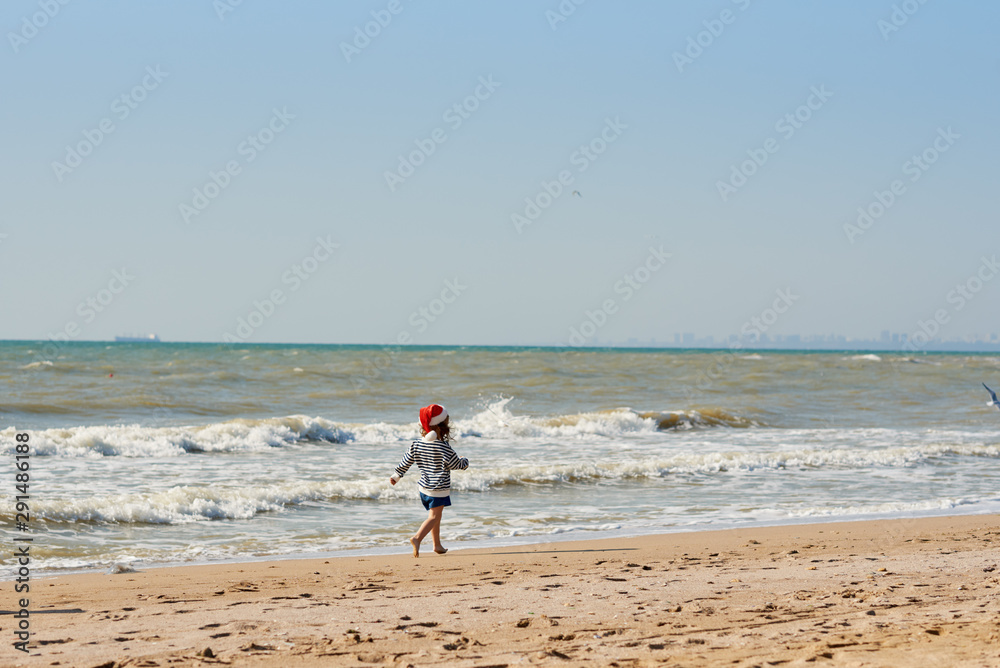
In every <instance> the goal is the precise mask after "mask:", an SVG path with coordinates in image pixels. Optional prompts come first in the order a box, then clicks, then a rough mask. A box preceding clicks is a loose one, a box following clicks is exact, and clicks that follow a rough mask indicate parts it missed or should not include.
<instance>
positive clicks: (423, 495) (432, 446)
mask: <svg viewBox="0 0 1000 668" xmlns="http://www.w3.org/2000/svg"><path fill="white" fill-rule="evenodd" d="M420 430H421V432H422V433H423V438H420V439H418V440H416V441H414V442H413V443H411V444H410V448H409V450H407V451H406V454H404V455H403V459H402V461H400V462H399V466H397V467H396V475H394V476H392V477H391V478H389V482H391V483H392V484H393V485H395V484H396V483H397V482H399V479H400V478H402V477H403V476H404V475H405V474H406V472H407V471H408V470H409V468H410V466H411V465H412V464H413V463H414V462H416V463H417V467H418V468H419V469H420V482H419V485H420V502H421V503H423V504H424V508H426V509H427V519H426V520H424V523H423V524H421V525H420V530H419V531H417V533H416V534H415V535H414V536H413V537H412V538H410V545H412V546H413V556H414V557H419V556H420V541H422V540H423V539H424V538H426V537H427V534H430V535H431V538H433V539H434V551H435V552H437V553H438V554H444V553H445V552H447V551H448V550H447V549H445V547H444V546H443V545H441V515H442V513H443V512H444V509H445V506H450V505H451V472H452V471H456V470H462V471H464V470H465V469H467V468H469V460H468V459H466V458H465V457H459V456H458V455H457V454H455V451H454V450H452V448H451V445H449V444H448V440H449V437H450V436H451V430H450V429H449V427H448V411H446V410H445V409H444V406H440V405H438V404H431V405H430V406H425V407H423V408H421V409H420Z"/></svg>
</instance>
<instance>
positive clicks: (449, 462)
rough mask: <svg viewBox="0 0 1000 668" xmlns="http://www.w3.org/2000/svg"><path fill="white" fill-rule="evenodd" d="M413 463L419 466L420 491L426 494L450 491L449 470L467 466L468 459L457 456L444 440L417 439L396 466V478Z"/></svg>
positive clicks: (437, 494) (439, 493) (448, 492)
mask: <svg viewBox="0 0 1000 668" xmlns="http://www.w3.org/2000/svg"><path fill="white" fill-rule="evenodd" d="M414 463H416V465H417V466H418V467H419V468H420V482H419V485H420V491H421V492H423V493H424V494H426V495H427V496H448V495H449V494H450V493H451V472H452V471H464V470H465V469H467V468H469V460H468V459H466V458H465V457H459V456H458V455H457V454H456V453H455V451H454V450H453V449H452V447H451V446H450V445H449V444H447V443H445V442H444V441H423V440H417V441H414V442H413V443H411V444H410V448H409V449H408V450H407V451H406V453H405V454H404V455H403V459H402V460H401V461H400V462H399V466H397V467H396V479H397V480H398V479H399V478H402V477H403V476H404V475H405V474H406V472H407V471H408V470H409V469H410V466H412V465H413V464H414Z"/></svg>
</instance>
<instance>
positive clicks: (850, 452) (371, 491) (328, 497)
mask: <svg viewBox="0 0 1000 668" xmlns="http://www.w3.org/2000/svg"><path fill="white" fill-rule="evenodd" d="M948 456H962V457H985V458H988V459H997V458H1000V447H998V446H987V445H971V444H970V445H944V444H925V445H919V446H912V447H893V448H879V449H865V448H835V449H828V450H819V449H811V448H802V449H796V450H788V451H783V450H769V451H762V452H757V451H754V450H751V449H747V450H742V451H721V452H707V453H697V452H687V453H676V454H669V455H661V456H654V457H637V458H633V459H622V457H611V456H609V457H604V458H597V459H592V460H579V461H563V462H556V463H545V464H529V465H520V466H494V467H489V466H487V467H483V468H470V469H468V470H466V471H462V472H460V473H458V474H456V475H454V476H453V477H452V489H454V490H456V491H458V492H463V493H481V492H490V491H495V490H500V489H503V488H508V487H512V486H514V487H516V486H538V485H561V484H576V485H588V484H598V483H602V482H608V481H627V480H636V479H643V478H645V479H662V478H670V477H673V476H679V477H684V476H690V475H699V476H704V475H709V476H711V475H718V474H739V473H748V472H754V471H761V470H771V471H778V470H784V469H832V470H839V471H850V470H870V469H872V468H883V469H885V468H906V467H912V466H914V465H916V464H920V463H927V462H930V461H932V460H934V459H936V458H941V457H948ZM417 477H418V476H417V475H412V474H411V475H407V476H406V477H404V478H403V480H402V481H400V483H399V484H398V485H395V486H390V485H389V484H388V481H387V478H386V476H377V477H368V478H363V479H357V480H324V481H310V480H299V481H286V482H282V483H280V484H279V483H275V484H267V485H256V486H255V485H239V486H235V485H229V486H226V485H218V484H216V485H182V486H176V487H171V488H169V489H167V490H163V491H156V492H143V493H133V494H116V495H104V496H88V497H83V498H73V499H64V500H41V501H38V502H36V503H35V504H34V505H33V510H34V513H35V516H36V517H38V518H39V519H42V520H45V521H48V522H96V523H126V524H182V523H187V522H198V521H207V520H218V519H249V518H252V517H253V516H255V515H257V514H258V513H262V512H275V511H281V510H282V509H284V508H287V507H294V506H299V505H303V504H307V503H315V502H336V501H339V500H345V499H346V500H366V499H367V500H379V501H403V500H405V501H408V500H410V499H411V498H412V497H413V496H415V493H416V480H417ZM891 510H892V508H887V511H886V512H888V511H891ZM802 512H806V511H802ZM808 512H816V513H820V510H810V511H808ZM852 512H854V511H850V512H848V511H845V513H846V514H851V513H852ZM8 515H10V513H8V512H7V511H2V512H0V516H2V517H3V518H4V519H5V520H10V521H12V520H13V516H12V515H11V516H10V517H8Z"/></svg>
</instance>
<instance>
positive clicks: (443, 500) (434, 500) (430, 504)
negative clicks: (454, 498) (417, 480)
mask: <svg viewBox="0 0 1000 668" xmlns="http://www.w3.org/2000/svg"><path fill="white" fill-rule="evenodd" d="M420 503H422V504H424V509H425V510H430V509H431V508H438V507H441V506H450V505H451V497H450V496H427V495H426V494H424V493H423V492H420Z"/></svg>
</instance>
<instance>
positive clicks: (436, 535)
mask: <svg viewBox="0 0 1000 668" xmlns="http://www.w3.org/2000/svg"><path fill="white" fill-rule="evenodd" d="M442 510H443V508H442ZM441 517H442V515H438V518H437V522H435V523H434V526H432V527H431V538H432V539H433V540H434V551H435V552H437V553H438V554H444V553H445V552H447V551H448V548H446V547H445V546H443V545H441Z"/></svg>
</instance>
